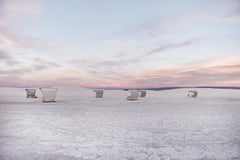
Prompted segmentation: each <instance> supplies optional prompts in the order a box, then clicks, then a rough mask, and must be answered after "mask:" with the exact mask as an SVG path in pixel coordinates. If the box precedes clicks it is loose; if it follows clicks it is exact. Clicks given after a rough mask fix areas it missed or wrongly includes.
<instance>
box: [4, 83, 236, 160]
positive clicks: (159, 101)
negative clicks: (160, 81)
mask: <svg viewBox="0 0 240 160" xmlns="http://www.w3.org/2000/svg"><path fill="white" fill-rule="evenodd" d="M0 89H1V93H0V159H1V160H12V159H17V160H18V159H21V160H32V159H36V160H37V159H41V160H48V159H51V160H56V159H61V160H69V159H72V160H75V159H80V160H81V159H82V160H83V159H84V160H87V159H89V160H92V159H100V160H123V159H128V160H135V159H136V160H147V159H149V160H161V159H162V160H168V159H177V160H178V159H179V160H186V159H194V160H195V159H198V160H199V159H202V160H206V159H218V160H228V159H229V160H230V159H240V90H221V89H198V91H199V97H198V98H188V97H187V89H178V90H168V91H160V92H154V91H152V92H149V91H148V93H147V97H146V98H143V99H140V100H139V101H127V100H126V97H127V95H128V93H127V92H124V91H105V92H104V98H102V99H96V98H94V96H95V93H94V92H92V90H85V89H81V88H76V87H60V88H59V93H58V96H57V102H56V103H41V97H38V98H37V99H26V98H25V96H26V95H25V91H24V89H16V88H13V89H11V88H0ZM37 96H41V93H40V92H39V91H38V92H37Z"/></svg>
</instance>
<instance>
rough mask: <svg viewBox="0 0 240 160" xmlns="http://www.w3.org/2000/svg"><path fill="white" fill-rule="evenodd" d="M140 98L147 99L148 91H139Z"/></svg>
mask: <svg viewBox="0 0 240 160" xmlns="http://www.w3.org/2000/svg"><path fill="white" fill-rule="evenodd" d="M139 93H140V97H146V95H147V91H139Z"/></svg>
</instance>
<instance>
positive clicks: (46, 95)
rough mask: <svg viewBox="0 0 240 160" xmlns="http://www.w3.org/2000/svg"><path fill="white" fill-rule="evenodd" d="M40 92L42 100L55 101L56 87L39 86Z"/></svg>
mask: <svg viewBox="0 0 240 160" xmlns="http://www.w3.org/2000/svg"><path fill="white" fill-rule="evenodd" d="M39 89H40V90H41V92H42V102H56V96H57V91H58V89H57V88H39Z"/></svg>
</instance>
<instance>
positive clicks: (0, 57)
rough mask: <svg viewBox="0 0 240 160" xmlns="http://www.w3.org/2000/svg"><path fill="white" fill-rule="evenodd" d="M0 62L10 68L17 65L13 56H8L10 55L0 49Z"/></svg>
mask: <svg viewBox="0 0 240 160" xmlns="http://www.w3.org/2000/svg"><path fill="white" fill-rule="evenodd" d="M1 61H2V62H5V63H7V64H8V65H10V66H12V65H15V64H18V63H19V62H18V61H17V60H15V58H14V57H13V56H11V55H10V53H8V52H6V51H4V50H1V49H0V62H1Z"/></svg>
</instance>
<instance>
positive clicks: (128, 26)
mask: <svg viewBox="0 0 240 160" xmlns="http://www.w3.org/2000/svg"><path fill="white" fill-rule="evenodd" d="M0 86H2V87H51V86H81V87H89V88H126V87H127V88H149V87H173V86H192V87H193V86H240V0H201V1H197V0H181V1H179V0H169V1H165V0H131V1H129V0H0Z"/></svg>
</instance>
